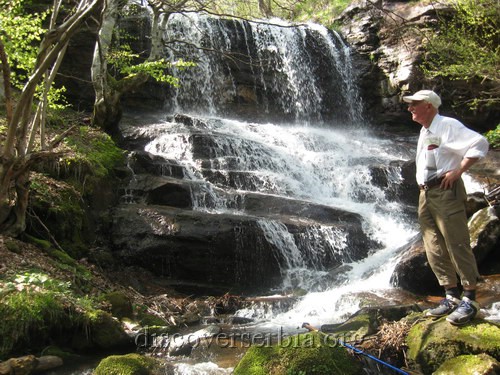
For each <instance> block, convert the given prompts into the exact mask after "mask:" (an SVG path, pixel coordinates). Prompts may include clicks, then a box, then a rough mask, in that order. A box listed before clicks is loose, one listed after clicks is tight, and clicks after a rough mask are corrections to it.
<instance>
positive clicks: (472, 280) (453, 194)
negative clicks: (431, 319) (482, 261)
mask: <svg viewBox="0 0 500 375" xmlns="http://www.w3.org/2000/svg"><path fill="white" fill-rule="evenodd" d="M466 199H467V194H466V192H465V187H464V184H463V181H462V180H461V179H459V180H457V181H456V182H455V183H454V184H453V187H452V188H451V189H447V190H444V189H441V188H440V187H435V188H433V189H430V190H421V191H420V196H419V205H418V216H419V222H420V228H421V231H422V236H423V241H424V247H425V252H426V254H427V260H428V261H429V264H430V266H431V268H432V271H433V272H434V274H435V275H436V277H437V279H438V281H439V285H456V284H457V274H458V276H459V277H460V281H461V284H462V285H463V286H469V287H474V286H475V285H476V283H477V279H478V277H479V272H478V270H477V263H476V259H475V257H474V254H473V253H472V250H471V247H470V236H469V228H468V226H467V216H466V213H465V202H466Z"/></svg>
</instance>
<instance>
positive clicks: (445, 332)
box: [406, 318, 500, 373]
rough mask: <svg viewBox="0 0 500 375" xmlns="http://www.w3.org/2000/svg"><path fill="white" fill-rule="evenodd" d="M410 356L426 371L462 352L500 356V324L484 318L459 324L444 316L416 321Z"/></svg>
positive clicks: (433, 369) (462, 353) (465, 353)
mask: <svg viewBox="0 0 500 375" xmlns="http://www.w3.org/2000/svg"><path fill="white" fill-rule="evenodd" d="M406 343H407V345H408V353H407V356H408V359H409V360H410V361H411V362H412V363H414V364H415V365H417V366H420V367H421V369H422V371H423V372H424V373H432V372H433V371H435V370H436V369H437V368H438V367H439V366H440V365H441V364H442V363H444V362H445V361H447V360H449V359H451V358H455V357H458V356H461V355H467V354H480V353H485V354H488V355H490V356H491V357H493V358H495V359H497V360H498V359H499V358H500V345H499V343H500V327H499V326H497V325H495V324H492V323H489V322H487V321H484V320H481V319H475V320H474V321H473V322H471V323H469V324H467V325H464V326H461V327H457V326H453V325H451V324H450V323H448V322H447V321H446V320H445V319H444V318H441V319H438V320H433V319H426V320H423V321H421V322H419V323H417V324H415V325H414V326H413V327H412V328H411V330H410V332H409V334H408V336H407V338H406Z"/></svg>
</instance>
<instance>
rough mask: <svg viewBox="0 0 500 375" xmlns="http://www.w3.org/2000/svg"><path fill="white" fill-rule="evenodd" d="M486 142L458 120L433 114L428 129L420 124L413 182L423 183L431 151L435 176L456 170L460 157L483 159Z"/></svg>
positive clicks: (486, 150)
mask: <svg viewBox="0 0 500 375" xmlns="http://www.w3.org/2000/svg"><path fill="white" fill-rule="evenodd" d="M488 148H489V144H488V141H487V140H486V138H485V137H483V136H482V135H481V134H479V133H477V132H475V131H474V130H471V129H469V128H467V127H466V126H465V125H464V124H462V123H461V122H460V121H458V120H456V119H454V118H451V117H445V116H441V115H440V114H437V115H436V116H435V117H434V119H433V120H432V123H431V125H430V126H429V127H428V128H425V127H423V126H422V129H420V137H419V139H418V144H417V157H416V165H417V175H416V177H417V183H418V184H419V185H421V184H424V183H425V181H426V180H425V174H426V165H427V157H426V153H429V152H430V153H432V154H433V156H434V159H435V163H436V177H441V176H443V175H444V174H445V173H446V172H448V171H451V170H454V169H457V168H459V167H460V163H461V162H462V160H463V158H484V157H485V156H486V154H487V152H488Z"/></svg>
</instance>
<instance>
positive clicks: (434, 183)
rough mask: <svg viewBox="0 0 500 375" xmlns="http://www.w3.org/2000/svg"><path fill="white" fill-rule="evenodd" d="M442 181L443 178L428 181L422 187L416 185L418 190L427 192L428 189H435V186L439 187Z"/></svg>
mask: <svg viewBox="0 0 500 375" xmlns="http://www.w3.org/2000/svg"><path fill="white" fill-rule="evenodd" d="M442 181H443V177H439V178H433V179H431V180H429V181H426V182H425V184H423V185H418V187H419V188H420V190H429V189H432V188H435V187H436V186H439V185H441V182H442Z"/></svg>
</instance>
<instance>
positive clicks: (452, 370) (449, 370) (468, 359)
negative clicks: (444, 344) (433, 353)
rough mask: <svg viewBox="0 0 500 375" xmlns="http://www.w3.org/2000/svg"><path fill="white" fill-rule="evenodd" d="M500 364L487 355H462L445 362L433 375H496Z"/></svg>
mask: <svg viewBox="0 0 500 375" xmlns="http://www.w3.org/2000/svg"><path fill="white" fill-rule="evenodd" d="M498 370H500V364H499V363H498V361H497V360H496V359H495V358H492V357H490V356H489V355H487V354H479V355H461V356H458V357H455V358H451V359H449V360H447V361H446V362H444V363H443V364H442V365H441V366H439V368H438V369H437V370H436V371H435V372H434V373H433V375H468V374H496V373H497V372H498Z"/></svg>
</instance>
